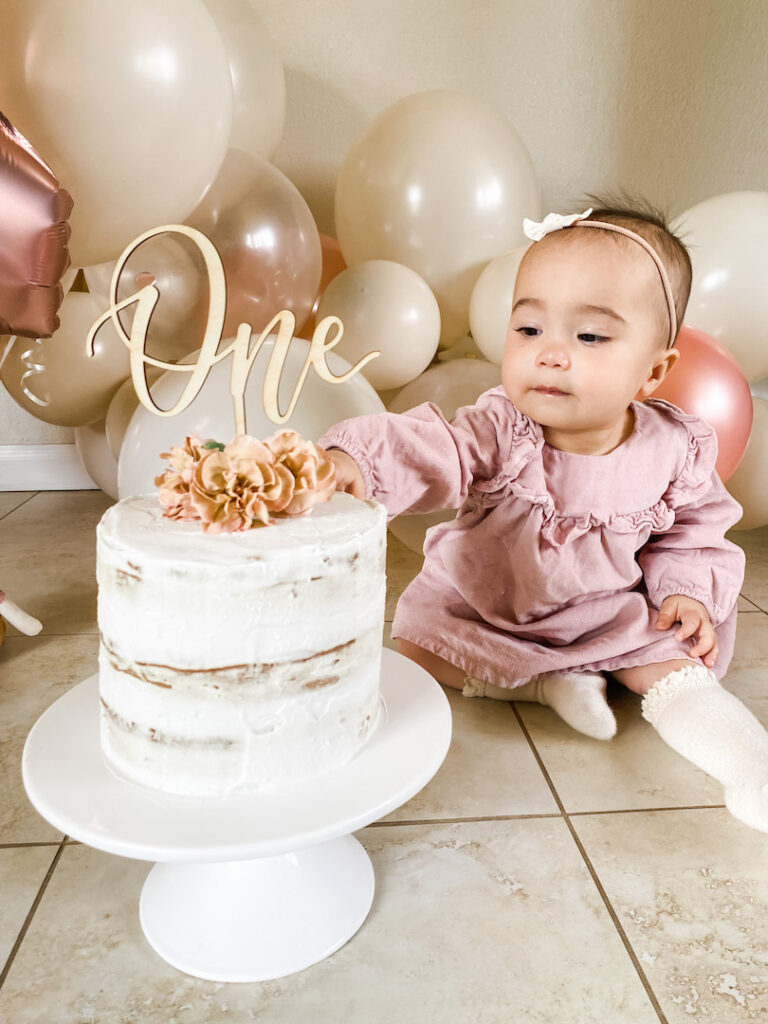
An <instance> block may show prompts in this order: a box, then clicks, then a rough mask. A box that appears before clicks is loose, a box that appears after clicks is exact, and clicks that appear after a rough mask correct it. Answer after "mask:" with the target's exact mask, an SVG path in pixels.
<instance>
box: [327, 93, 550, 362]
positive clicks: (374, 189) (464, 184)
mask: <svg viewBox="0 0 768 1024" xmlns="http://www.w3.org/2000/svg"><path fill="white" fill-rule="evenodd" d="M539 211H540V197H539V186H538V182H537V179H536V173H535V170H534V167H533V163H532V162H531V158H530V156H529V154H528V150H527V149H526V148H525V145H524V143H523V141H522V139H521V138H520V136H519V135H518V134H517V132H516V131H515V129H514V128H513V127H512V125H511V124H510V123H509V121H507V119H506V118H505V117H503V116H502V115H501V114H499V113H498V112H497V111H496V110H494V109H493V108H491V107H489V106H487V105H486V104H485V103H483V102H482V101H480V100H477V99H474V98H472V97H470V96H464V95H462V94H461V93H457V92H451V91H448V90H435V91H430V92H420V93H415V94H414V95H411V96H406V97H405V98H404V99H401V100H399V101H398V102H397V103H394V104H393V105H392V106H390V107H388V108H387V109H386V110H384V111H382V112H381V113H380V114H379V115H378V116H377V117H376V118H375V119H374V121H373V122H372V124H371V125H370V126H369V127H368V128H367V130H366V131H365V132H364V133H363V135H362V136H361V137H360V138H359V139H358V140H357V141H356V142H355V143H354V145H353V146H352V147H351V149H350V150H349V153H348V154H347V156H346V158H345V160H344V163H343V165H342V168H341V172H340V174H339V177H338V181H337V185H336V200H335V217H336V231H337V237H338V239H339V242H340V244H341V249H342V252H343V254H344V258H345V260H346V261H347V264H348V265H349V266H353V265H354V264H356V263H360V262H362V261H363V260H371V259H386V260H394V261H395V262H396V263H402V264H404V265H405V266H407V267H410V268H411V269H412V270H415V271H416V273H417V274H419V275H420V276H421V277H423V278H424V280H425V281H426V282H427V284H428V285H429V287H430V288H431V289H432V291H433V292H434V293H435V296H436V298H437V301H438V303H439V306H440V316H441V321H442V333H441V338H440V347H441V348H444V347H447V346H449V345H451V344H452V343H453V342H454V341H455V340H456V339H457V338H459V337H460V336H461V335H462V334H464V333H466V331H467V328H468V326H469V297H470V294H471V292H472V288H473V287H474V285H475V282H476V281H477V278H478V277H479V275H480V272H481V271H482V270H483V268H484V267H485V266H487V264H488V262H489V260H491V259H494V258H495V257H496V256H499V255H500V254H501V253H504V252H506V251H507V250H509V249H511V248H512V247H514V246H516V245H521V244H523V242H524V241H525V236H524V235H523V218H524V217H532V218H534V219H538V218H539Z"/></svg>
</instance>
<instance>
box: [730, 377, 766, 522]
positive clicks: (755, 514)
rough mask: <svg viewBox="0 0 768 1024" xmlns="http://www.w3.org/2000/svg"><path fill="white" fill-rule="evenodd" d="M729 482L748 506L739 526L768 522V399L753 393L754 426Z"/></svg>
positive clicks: (743, 505)
mask: <svg viewBox="0 0 768 1024" xmlns="http://www.w3.org/2000/svg"><path fill="white" fill-rule="evenodd" d="M725 486H726V487H727V489H728V491H729V493H730V494H731V495H732V496H733V497H734V498H735V499H736V501H738V503H739V504H740V505H741V507H742V508H743V509H744V513H743V515H742V517H741V519H740V520H739V522H738V523H737V524H736V525H735V526H734V529H735V530H754V529H755V528H756V527H758V526H766V525H768V399H765V398H758V397H757V396H755V395H753V396H752V430H751V432H750V435H749V441H748V442H747V447H746V449H745V450H744V454H743V455H742V457H741V462H740V463H739V464H738V466H737V467H736V469H735V470H734V471H733V473H731V475H730V476H729V477H728V480H727V481H726V484H725Z"/></svg>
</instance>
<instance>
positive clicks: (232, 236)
mask: <svg viewBox="0 0 768 1024" xmlns="http://www.w3.org/2000/svg"><path fill="white" fill-rule="evenodd" d="M187 224H189V225H190V226H191V227H194V228H197V229H198V230H199V231H202V232H203V234H205V235H207V236H208V237H209V238H210V239H211V241H212V242H213V244H214V245H215V246H216V248H217V250H218V252H219V256H220V257H221V261H222V263H223V265H224V273H225V276H226V284H227V312H226V317H225V320H224V331H223V337H224V338H230V337H233V336H234V334H235V332H236V331H237V327H238V325H239V324H241V323H247V324H250V325H251V327H252V328H253V329H254V331H255V332H256V333H257V334H258V333H260V332H261V331H262V330H263V329H264V328H265V327H266V326H267V324H268V323H269V321H270V320H271V319H272V317H273V316H274V315H275V314H276V313H279V312H280V310H281V309H290V310H291V312H292V313H293V314H294V316H295V317H296V330H297V331H299V330H300V329H301V327H302V325H303V323H304V321H305V320H306V319H307V317H308V316H309V313H310V312H311V310H312V306H313V305H314V302H315V297H316V296H317V292H318V289H319V288H320V274H321V271H322V249H321V246H320V234H319V232H318V230H317V225H316V224H315V221H314V218H313V217H312V213H311V212H310V209H309V207H308V206H307V204H306V202H305V201H304V198H303V197H302V195H301V193H300V192H299V190H298V189H297V188H296V186H295V185H294V184H293V183H292V182H290V181H289V180H288V178H286V176H285V175H284V174H283V173H282V172H281V171H279V170H278V169H277V168H276V167H273V166H272V164H268V163H267V162H266V161H265V160H259V159H257V158H256V157H252V156H249V155H248V154H247V153H242V152H240V150H237V149H230V150H229V152H228V153H227V156H226V159H225V160H224V165H223V167H222V169H221V171H220V173H219V175H218V177H217V178H216V180H215V181H214V183H213V185H212V186H211V188H210V190H209V191H208V192H207V193H206V196H205V198H204V199H203V201H202V202H201V203H200V205H199V206H198V207H197V209H196V210H195V212H194V214H193V215H192V216H191V217H189V218H188V219H187Z"/></svg>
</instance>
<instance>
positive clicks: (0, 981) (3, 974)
mask: <svg viewBox="0 0 768 1024" xmlns="http://www.w3.org/2000/svg"><path fill="white" fill-rule="evenodd" d="M66 840H67V837H66V836H64V839H63V840H62V841H61V842H60V843H59V847H58V849H57V850H56V853H55V854H54V855H53V860H52V861H51V864H50V867H49V868H48V871H47V872H46V875H45V878H44V879H43V881H42V883H41V884H40V888H39V889H38V891H37V896H35V898H34V900H33V901H32V906H31V907H30V908H29V913H28V914H27V916H26V919H25V920H24V924H23V925H22V926H21V929H20V930H19V934H18V935H17V936H16V941H15V942H14V944H13V947H12V948H11V952H10V953H9V954H8V959H7V960H6V961H5V967H3V969H2V971H0V989H1V988H2V987H3V985H4V984H5V979H6V978H7V977H8V974H9V972H10V970H11V967H12V966H13V961H14V960H15V959H16V954H17V953H18V952H19V949H20V948H21V944H22V942H23V941H24V938H25V936H26V934H27V931H28V930H29V926H30V925H31V924H32V918H33V917H34V916H35V912H36V911H37V908H38V907H39V906H40V901H41V900H42V898H43V895H44V894H45V890H46V889H47V888H48V883H49V882H50V880H51V878H52V876H53V872H54V871H55V870H56V866H57V865H58V863H59V860H60V859H61V855H62V853H63V852H64V847H65V845H66Z"/></svg>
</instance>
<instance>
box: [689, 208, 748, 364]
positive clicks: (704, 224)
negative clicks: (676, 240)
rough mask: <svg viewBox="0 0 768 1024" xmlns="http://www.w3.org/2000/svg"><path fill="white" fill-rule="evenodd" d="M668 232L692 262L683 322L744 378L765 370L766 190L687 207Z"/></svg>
mask: <svg viewBox="0 0 768 1024" xmlns="http://www.w3.org/2000/svg"><path fill="white" fill-rule="evenodd" d="M672 228H673V230H674V231H675V232H676V233H678V234H680V235H681V236H682V239H683V241H684V242H685V244H686V245H687V246H688V249H689V252H690V256H691V263H692V264H693V283H692V286H691V297H690V299H689V301H688V308H687V310H686V314H685V322H686V323H687V324H688V325H689V326H690V327H696V328H698V329H699V330H701V331H705V332H706V333H707V334H710V335H712V337H713V338H716V339H717V340H718V341H719V342H720V343H721V344H722V345H725V346H726V348H728V349H730V351H731V352H732V353H733V355H734V356H735V358H736V360H737V361H738V363H739V366H740V367H741V370H742V373H743V374H744V376H745V377H746V378H747V380H757V379H758V378H760V377H764V376H765V375H766V374H768V326H766V325H768V192H728V193H726V194H725V195H719V196H713V197H712V198H711V199H705V200H704V202H702V203H698V204H697V205H696V206H692V207H691V208H690V209H689V210H686V211H685V213H682V214H681V215H680V216H679V217H677V218H676V219H675V221H674V223H673V225H672Z"/></svg>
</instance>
